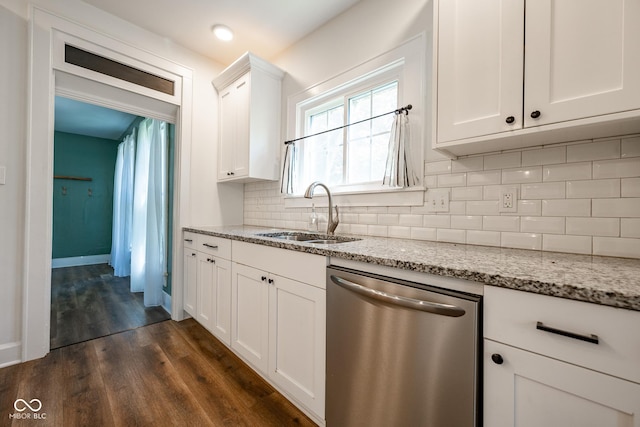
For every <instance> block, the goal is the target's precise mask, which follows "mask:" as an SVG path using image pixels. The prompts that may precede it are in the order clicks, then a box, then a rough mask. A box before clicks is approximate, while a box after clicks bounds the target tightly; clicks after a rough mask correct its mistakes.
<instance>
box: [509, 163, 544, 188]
mask: <svg viewBox="0 0 640 427" xmlns="http://www.w3.org/2000/svg"><path fill="white" fill-rule="evenodd" d="M526 182H542V166H528V167H523V168H515V169H504V170H503V171H502V183H503V184H520V183H526Z"/></svg>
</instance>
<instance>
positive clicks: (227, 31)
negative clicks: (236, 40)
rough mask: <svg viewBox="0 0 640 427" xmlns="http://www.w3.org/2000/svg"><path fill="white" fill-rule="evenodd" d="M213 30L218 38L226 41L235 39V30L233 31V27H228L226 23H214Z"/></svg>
mask: <svg viewBox="0 0 640 427" xmlns="http://www.w3.org/2000/svg"><path fill="white" fill-rule="evenodd" d="M211 31H213V34H215V35H216V37H217V38H219V39H220V40H223V41H225V42H228V41H229V40H231V39H233V31H231V28H229V27H227V26H226V25H222V24H217V25H214V26H213V28H211Z"/></svg>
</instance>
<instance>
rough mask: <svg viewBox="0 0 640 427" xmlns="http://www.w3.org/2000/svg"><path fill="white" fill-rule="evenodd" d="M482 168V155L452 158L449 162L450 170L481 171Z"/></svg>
mask: <svg viewBox="0 0 640 427" xmlns="http://www.w3.org/2000/svg"><path fill="white" fill-rule="evenodd" d="M483 169H484V156H477V157H467V158H463V159H457V160H453V161H452V162H451V172H453V173H456V172H470V171H481V170H483Z"/></svg>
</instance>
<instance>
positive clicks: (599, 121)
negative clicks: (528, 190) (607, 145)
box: [434, 0, 640, 154]
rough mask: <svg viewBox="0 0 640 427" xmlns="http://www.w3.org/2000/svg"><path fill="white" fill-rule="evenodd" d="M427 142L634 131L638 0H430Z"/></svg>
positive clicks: (638, 102)
mask: <svg viewBox="0 0 640 427" xmlns="http://www.w3.org/2000/svg"><path fill="white" fill-rule="evenodd" d="M434 5H435V10H434V19H435V21H434V28H435V29H436V34H435V37H434V40H435V45H434V56H435V61H434V63H435V67H434V81H435V82H436V83H435V85H434V94H435V95H434V99H435V103H434V112H435V113H434V114H435V115H436V117H435V125H436V126H435V127H434V128H435V132H434V148H438V149H444V150H448V151H449V152H452V153H454V154H472V153H476V152H486V151H493V150H497V149H505V148H517V147H519V146H527V145H537V144H540V143H549V142H560V141H561V140H563V139H564V140H571V139H581V138H585V137H597V136H610V135H620V134H623V133H631V132H635V131H638V130H640V26H639V25H637V23H636V21H637V17H638V16H640V0H593V1H589V2H584V1H580V0H566V1H564V0H563V1H554V0H536V1H531V2H527V3H526V8H525V0H514V1H502V0H480V1H478V0H440V1H436V2H435V3H434Z"/></svg>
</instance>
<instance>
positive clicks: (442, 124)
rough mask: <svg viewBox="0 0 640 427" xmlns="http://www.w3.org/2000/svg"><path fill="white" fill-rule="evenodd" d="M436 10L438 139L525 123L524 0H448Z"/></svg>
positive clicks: (442, 2) (472, 135)
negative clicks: (523, 89) (523, 115)
mask: <svg viewBox="0 0 640 427" xmlns="http://www.w3.org/2000/svg"><path fill="white" fill-rule="evenodd" d="M436 13H438V19H437V23H438V31H437V37H438V43H437V49H438V53H437V61H438V67H437V82H438V87H437V105H438V107H437V114H438V116H437V142H438V143H442V142H447V141H455V140H459V139H464V138H469V137H475V136H481V135H488V134H493V133H498V132H503V131H508V130H513V129H520V128H522V75H523V64H522V62H523V39H524V1H523V0H515V1H513V0H483V1H478V0H442V1H440V2H439V3H438V7H437V11H436ZM508 118H513V120H511V119H509V120H507V119H508Z"/></svg>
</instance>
